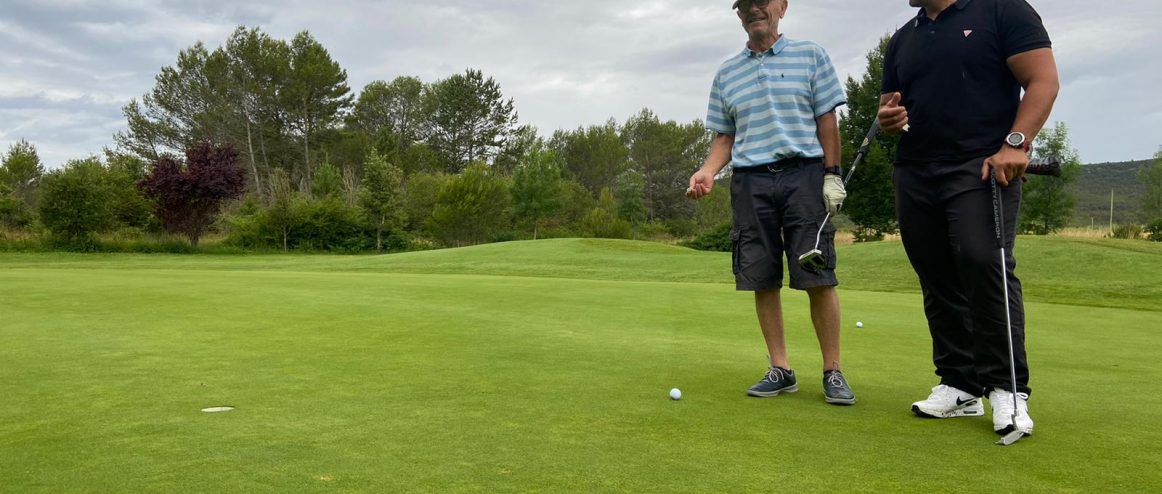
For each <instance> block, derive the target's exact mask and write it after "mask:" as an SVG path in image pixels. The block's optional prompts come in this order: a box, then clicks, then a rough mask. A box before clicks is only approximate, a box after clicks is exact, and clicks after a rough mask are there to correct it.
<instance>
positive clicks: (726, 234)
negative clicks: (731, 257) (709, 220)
mask: <svg viewBox="0 0 1162 494" xmlns="http://www.w3.org/2000/svg"><path fill="white" fill-rule="evenodd" d="M732 229H733V227H732V226H731V224H730V223H723V224H721V225H718V226H717V227H716V228H714V229H713V230H710V231H709V232H706V233H704V234H702V235H699V236H698V238H695V239H694V240H692V241H690V242H687V243H686V244H685V245H686V246H687V247H690V248H691V249H698V250H708V251H712V252H730V251H731V250H733V248H734V244H733V242H732V241H731V239H730V231H731V230H732Z"/></svg>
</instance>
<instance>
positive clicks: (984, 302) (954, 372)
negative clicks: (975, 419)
mask: <svg viewBox="0 0 1162 494" xmlns="http://www.w3.org/2000/svg"><path fill="white" fill-rule="evenodd" d="M983 162H984V158H979V159H975V160H972V161H969V162H967V163H961V164H956V163H931V164H921V165H906V164H903V165H897V166H896V168H895V171H894V173H893V180H894V182H895V185H896V212H897V214H898V217H899V220H900V235H901V237H902V238H903V242H904V249H905V250H906V251H907V253H908V260H909V261H910V262H911V263H912V268H913V269H915V271H916V274H917V275H918V276H919V278H920V287H921V288H922V289H923V292H924V313H925V315H927V317H928V329H929V331H930V332H931V333H932V362H933V363H935V364H936V375H938V376H940V383H941V384H945V385H948V386H952V387H954V388H957V389H960V390H962V391H965V392H967V393H971V394H974V395H977V396H980V395H982V394H987V393H988V392H989V391H991V390H992V389H993V388H1000V389H1012V385H1011V381H1010V375H1009V347H1008V341H1007V339H1006V336H1005V333H1006V331H1008V328H1007V326H1006V323H1005V307H1004V304H1005V302H1006V301H1005V300H1004V292H1003V290H1002V278H1001V268H1000V264H1001V259H1000V246H998V245H997V241H996V234H995V231H994V221H993V205H992V190H991V188H990V186H989V183H988V182H982V181H981V179H980V169H981V165H982V164H983ZM1001 194H1002V198H1003V203H1004V216H1005V225H1004V233H1005V236H1004V244H1005V254H1006V258H1005V269H1006V270H1008V278H1009V300H1008V301H1007V302H1008V304H1009V308H1010V311H1011V314H1012V320H1013V345H1014V353H1015V360H1016V366H1015V367H1016V370H1017V389H1018V391H1020V392H1023V393H1028V392H1030V390H1029V385H1028V384H1029V366H1028V362H1027V360H1026V358H1025V310H1024V302H1023V300H1022V297H1021V281H1020V280H1019V279H1018V278H1017V276H1016V275H1015V274H1014V273H1013V271H1014V270H1015V269H1016V267H1017V261H1016V259H1015V258H1014V257H1013V243H1014V240H1015V239H1016V228H1017V215H1018V212H1019V210H1020V204H1021V185H1020V181H1017V182H1015V183H1010V185H1009V186H1008V187H1004V188H1002V192H1001Z"/></svg>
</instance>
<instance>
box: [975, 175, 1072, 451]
mask: <svg viewBox="0 0 1162 494" xmlns="http://www.w3.org/2000/svg"><path fill="white" fill-rule="evenodd" d="M1025 173H1030V174H1033V175H1048V176H1054V177H1056V176H1060V175H1061V161H1060V160H1058V159H1057V158H1052V157H1047V158H1039V159H1036V160H1031V161H1030V162H1029V167H1028V168H1027V169H1026V170H1025ZM989 176H990V179H989V185H990V186H991V187H992V193H993V223H994V228H993V232H994V233H995V234H996V239H997V247H998V249H999V250H1000V253H1001V287H1002V292H1003V293H1004V297H1005V298H1004V301H1005V327H1006V331H1005V336H1006V337H1007V338H1008V340H1009V377H1010V379H1011V380H1012V381H1011V384H1012V386H1013V415H1012V417H1011V420H1012V421H1013V422H1012V424H1013V430H1012V432H1009V433H1008V434H1005V435H1004V436H1002V437H1001V438H1000V439H999V440H998V441H997V442H996V444H997V445H999V446H1009V445H1012V444H1013V443H1016V442H1017V441H1020V440H1021V438H1022V437H1025V433H1024V432H1023V431H1021V430H1020V429H1019V428H1017V412H1018V410H1019V409H1018V408H1017V362H1016V360H1017V359H1016V356H1015V354H1014V352H1013V316H1012V311H1010V310H1009V270H1008V268H1007V267H1006V266H1005V213H1004V208H1003V203H1002V200H1001V191H1000V188H999V187H997V174H996V171H995V170H989Z"/></svg>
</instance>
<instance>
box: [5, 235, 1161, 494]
mask: <svg viewBox="0 0 1162 494" xmlns="http://www.w3.org/2000/svg"><path fill="white" fill-rule="evenodd" d="M1022 242H1024V239H1022ZM1028 243H1029V244H1032V247H1031V250H1032V251H1033V252H1032V253H1031V254H1030V255H1045V252H1042V251H1046V250H1053V249H1058V247H1059V246H1058V244H1056V243H1053V241H1052V240H1046V241H1045V243H1044V244H1041V245H1040V246H1038V242H1028ZM1079 245H1080V244H1079ZM1120 245H1121V244H1093V245H1089V244H1086V245H1085V246H1083V247H1078V246H1077V245H1073V246H1064V247H1061V248H1060V253H1059V254H1054V255H1060V256H1065V258H1066V259H1068V258H1069V256H1071V255H1077V256H1081V255H1090V254H1095V252H1104V251H1105V250H1116V251H1118V252H1130V255H1135V256H1136V255H1140V256H1144V257H1146V258H1152V259H1155V260H1156V259H1158V258H1159V256H1160V255H1162V253H1160V252H1158V251H1152V250H1148V249H1147V250H1144V251H1141V252H1138V251H1127V250H1126V249H1124V248H1121V247H1120ZM1150 248H1151V249H1152V247H1150ZM893 249H894V250H895V251H896V253H897V254H899V255H900V256H902V253H899V252H898V244H881V245H877V246H873V247H872V248H869V247H866V246H852V247H845V248H843V249H842V250H841V251H840V254H841V255H846V257H845V259H848V266H849V267H848V268H847V269H848V271H847V272H845V273H844V274H845V276H846V279H847V280H849V281H847V282H846V283H845V286H857V287H860V288H864V290H865V291H859V290H855V289H851V288H848V289H845V290H843V292H842V294H841V297H842V300H843V307H844V350H845V355H844V360H845V367H846V374H847V375H848V377H849V379H850V380H851V382H852V385H853V387H854V389H855V391H856V393H857V394H858V397H859V400H860V401H859V404H858V405H856V406H854V407H847V408H843V407H833V406H829V405H826V404H825V403H823V399H822V396H821V394H820V382H819V381H820V373H819V366H820V363H819V356H818V352H817V349H816V344H815V342H814V334H813V331H812V330H811V329H810V323H809V318H808V315H807V313H806V300H805V298H804V297H803V296H802V295H801V294H797V293H788V294H787V299H788V300H787V303H786V308H787V311H788V314H787V324H788V327H789V335H788V336H789V341H788V344H789V346H790V350H791V358H792V363H793V364H794V365H795V366H796V368H797V369H798V370H799V374H800V392H799V393H797V394H793V395H787V396H780V397H777V398H772V399H752V398H747V397H745V396H744V394H743V392H744V390H745V389H746V387H747V386H749V385H750V384H752V382H753V381H754V380H755V379H757V378H758V377H759V376H760V374H761V372H762V370H763V367H764V355H763V354H764V351H763V349H762V345H761V342H760V338H759V332H758V329H757V327H756V325H755V322H754V316H753V307H752V304H751V301H750V299H749V297H748V296H747V295H745V294H738V293H736V292H734V291H733V290H732V287H731V286H729V285H728V284H725V283H720V282H722V281H725V280H727V279H728V278H727V277H724V276H723V273H722V272H721V270H722V269H723V268H726V267H728V266H729V265H728V264H727V262H726V261H725V259H726V257H725V256H724V255H722V254H706V253H696V252H692V251H687V250H684V249H678V248H672V247H667V246H657V245H653V244H638V243H629V242H600V241H576V240H562V241H548V242H531V243H516V244H506V245H491V246H482V247H478V248H473V249H461V250H456V251H439V252H424V253H415V254H405V255H398V256H385V257H330V256H317V257H307V256H266V257H247V256H236V257H208V256H184V257H183V256H73V255H60V254H37V255H31V254H30V255H5V256H0V286H2V287H3V293H2V295H0V297H2V298H0V338H2V339H3V341H4V342H5V343H6V344H4V345H2V346H0V363H2V364H0V396H3V397H4V405H3V406H0V472H4V473H3V477H4V480H3V489H0V490H13V491H19V492H61V491H90V492H109V491H118V492H136V491H169V492H188V491H204V490H211V489H216V490H225V491H247V492H288V491H291V492H301V491H307V492H311V491H334V490H340V491H367V492H390V491H398V490H421V491H435V492H449V491H485V492H494V491H576V490H598V491H664V492H673V491H719V492H737V491H750V490H771V489H782V490H787V491H790V492H812V491H820V492H834V491H851V492H860V491H880V492H882V491H951V490H959V489H961V488H970V489H973V490H984V491H986V492H987V491H992V490H1001V491H1005V492H1012V491H1020V492H1061V491H1075V492H1090V491H1102V492H1111V491H1136V492H1141V491H1151V490H1157V489H1158V488H1159V487H1162V473H1159V469H1158V467H1159V458H1162V446H1159V444H1160V443H1162V442H1160V439H1162V432H1159V431H1158V430H1157V429H1156V428H1155V427H1154V426H1151V425H1149V424H1152V423H1156V422H1157V421H1158V418H1159V415H1160V412H1162V397H1159V396H1158V394H1157V393H1153V392H1152V390H1153V389H1154V388H1156V385H1155V383H1157V382H1159V380H1160V379H1162V367H1160V366H1158V365H1157V363H1156V360H1157V355H1158V354H1159V352H1158V350H1159V344H1158V336H1157V331H1158V329H1159V328H1162V312H1159V311H1157V310H1136V309H1127V308H1100V307H1089V306H1082V305H1059V304H1048V303H1044V302H1032V303H1030V304H1029V306H1028V320H1029V333H1030V337H1029V340H1030V343H1029V354H1030V361H1031V364H1032V366H1033V373H1034V374H1033V382H1032V386H1033V388H1034V390H1035V391H1034V396H1033V400H1032V401H1031V406H1032V412H1033V416H1034V418H1035V419H1036V421H1037V429H1036V435H1035V436H1033V437H1032V438H1028V439H1026V440H1023V441H1022V442H1020V443H1019V444H1017V445H1015V446H1012V447H1009V448H1000V447H997V446H993V445H992V441H994V440H995V439H996V436H995V435H994V434H993V433H992V430H991V421H990V420H989V419H988V418H987V417H981V418H970V419H957V420H947V421H935V420H922V419H917V418H915V417H913V416H911V414H910V413H909V411H908V405H909V403H910V402H911V401H914V400H916V399H919V398H922V397H923V396H924V395H926V394H927V392H928V388H929V387H931V386H932V385H933V384H934V382H935V379H934V376H933V375H932V371H931V364H930V362H929V341H928V338H927V330H926V326H925V323H924V319H923V315H922V312H921V308H920V307H921V306H920V298H919V295H918V294H917V293H915V292H914V291H912V290H911V288H910V287H909V286H908V284H907V283H908V281H907V276H906V275H900V274H897V273H895V271H893V268H892V266H896V265H898V264H899V263H900V262H904V261H903V260H902V259H896V258H894V257H892V256H890V255H889V253H890V252H891V251H892V250H893ZM1038 249H1040V250H1038ZM1019 255H1020V251H1019ZM1109 255H1110V256H1111V261H1110V262H1111V263H1113V262H1120V261H1119V258H1118V257H1117V256H1118V255H1123V254H1109ZM1091 259H1092V257H1091ZM1077 262H1080V260H1077ZM1155 262H1157V261H1155ZM1025 266H1035V263H1032V262H1030V263H1028V264H1026V265H1025ZM905 267H906V265H905ZM1099 268H1100V263H1099V266H1098V267H1096V268H1094V269H1099ZM1087 269H1088V268H1087ZM1157 269H1159V268H1158V267H1157V264H1155V265H1153V266H1150V267H1144V268H1142V269H1141V270H1137V271H1134V270H1130V271H1127V270H1121V271H1119V272H1117V273H1112V272H1111V273H1109V274H1107V275H1106V276H1107V278H1103V279H1096V280H1093V282H1092V286H1098V287H1117V286H1139V285H1148V284H1156V281H1155V280H1157V279H1158V278H1154V279H1152V280H1151V279H1145V278H1143V279H1137V277H1139V276H1143V274H1142V273H1143V272H1144V273H1146V274H1149V273H1150V272H1151V271H1150V270H1157ZM878 271H884V272H886V273H891V274H890V276H886V277H884V278H882V281H877V280H875V279H870V278H872V277H871V276H866V278H869V279H857V278H860V277H859V276H858V275H857V273H859V272H866V273H874V272H878ZM453 273H473V274H453ZM503 273H514V274H517V275H518V276H504V275H501V274H503ZM1023 276H1024V278H1025V281H1026V285H1027V286H1029V287H1036V286H1038V285H1039V284H1043V283H1044V281H1043V280H1044V279H1045V278H1050V279H1052V277H1053V276H1059V275H1054V274H1052V273H1047V272H1046V273H1043V272H1042V271H1039V270H1034V269H1032V268H1028V272H1027V273H1025V274H1024V275H1023ZM586 278H588V279H586ZM679 280H681V281H683V282H678V281H679ZM877 283H878V285H877ZM1060 285H1061V287H1059V288H1060V289H1059V291H1058V292H1054V293H1053V298H1060V297H1061V296H1062V295H1061V294H1066V295H1067V296H1068V297H1076V298H1079V299H1082V302H1084V301H1085V300H1084V296H1085V295H1084V293H1082V292H1081V291H1078V290H1071V289H1069V286H1068V284H1067V283H1060ZM874 289H882V290H883V291H871V290H874ZM1101 290H1103V292H1102V293H1099V294H1095V295H1094V296H1093V297H1092V298H1091V300H1092V301H1093V303H1092V304H1090V305H1116V304H1113V303H1110V301H1111V300H1112V301H1114V302H1117V301H1118V300H1123V301H1125V302H1124V303H1125V305H1128V306H1131V307H1133V306H1138V305H1149V304H1157V303H1159V302H1158V301H1157V300H1149V299H1147V300H1145V301H1142V300H1141V299H1140V297H1138V296H1137V295H1127V296H1126V297H1124V298H1123V297H1119V296H1118V295H1117V293H1118V292H1117V289H1116V288H1109V289H1107V288H1101ZM1030 298H1031V299H1038V295H1037V294H1036V293H1034V292H1033V289H1032V288H1030ZM1042 300H1043V298H1042ZM1071 300H1072V299H1071ZM856 320H859V321H862V322H864V324H865V326H864V328H863V329H858V330H857V329H855V328H854V325H855V321H856ZM673 387H678V388H681V389H682V391H683V398H682V400H681V401H677V402H675V401H671V400H670V399H669V398H668V396H667V393H668V391H669V389H670V388H673ZM213 406H232V407H236V410H234V411H232V412H225V413H213V414H210V413H203V412H201V410H202V409H203V408H207V407H213Z"/></svg>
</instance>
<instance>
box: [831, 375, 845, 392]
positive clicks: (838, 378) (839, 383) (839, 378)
mask: <svg viewBox="0 0 1162 494" xmlns="http://www.w3.org/2000/svg"><path fill="white" fill-rule="evenodd" d="M827 384H828V385H829V386H831V387H833V388H842V387H845V386H846V383H845V382H844V381H843V374H840V373H838V372H832V373H831V374H830V375H828V376H827Z"/></svg>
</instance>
